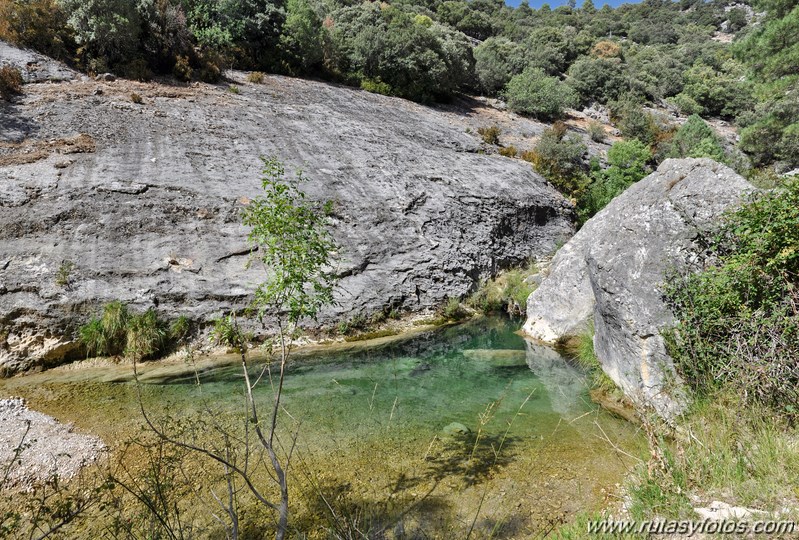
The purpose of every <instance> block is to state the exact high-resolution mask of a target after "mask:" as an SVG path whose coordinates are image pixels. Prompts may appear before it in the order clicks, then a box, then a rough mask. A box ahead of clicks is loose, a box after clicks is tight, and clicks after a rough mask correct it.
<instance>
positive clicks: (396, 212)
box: [0, 73, 573, 371]
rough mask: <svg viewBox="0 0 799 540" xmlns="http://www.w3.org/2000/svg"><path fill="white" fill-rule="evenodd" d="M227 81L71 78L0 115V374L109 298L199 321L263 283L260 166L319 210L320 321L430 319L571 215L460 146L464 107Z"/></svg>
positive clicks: (495, 162)
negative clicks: (267, 162)
mask: <svg viewBox="0 0 799 540" xmlns="http://www.w3.org/2000/svg"><path fill="white" fill-rule="evenodd" d="M229 76H230V77H231V78H232V79H233V80H235V81H236V84H237V87H238V92H235V93H234V92H231V91H229V90H228V84H227V83H225V84H220V85H217V86H213V85H205V84H195V85H191V86H167V85H159V84H156V83H137V82H132V81H125V80H121V79H116V80H115V81H106V80H103V81H94V80H85V79H76V80H72V81H67V82H60V83H49V84H28V85H26V86H25V93H24V95H23V96H22V97H21V98H19V99H17V100H16V102H15V103H14V104H11V105H0V126H2V129H0V143H2V144H1V145H0V367H4V368H5V369H6V370H7V371H18V370H21V369H27V368H30V367H31V366H33V365H36V364H37V363H42V362H43V355H44V354H47V355H49V356H48V362H55V361H57V359H55V358H52V356H53V354H55V353H54V352H53V351H54V350H56V351H57V350H62V351H63V350H67V349H68V347H67V346H66V345H65V344H64V343H63V342H61V341H52V340H59V339H61V338H62V337H63V336H66V337H67V339H71V338H72V336H73V335H74V331H75V329H76V328H77V326H78V325H80V324H82V323H84V322H85V321H86V319H87V318H88V317H89V316H90V315H91V314H94V313H95V312H96V311H97V309H98V308H99V307H100V306H101V305H102V304H104V303H106V302H108V301H111V300H121V301H124V302H127V303H128V304H130V305H131V307H132V308H133V309H137V310H141V309H145V308H148V307H154V308H156V309H157V310H158V311H159V312H160V313H161V314H162V315H163V316H165V317H175V316H178V315H181V314H184V315H187V316H189V317H190V318H191V319H194V320H195V321H199V322H204V321H208V320H209V319H210V318H211V317H214V316H218V315H219V314H220V313H221V311H222V310H229V309H231V308H241V307H243V306H244V305H245V304H246V303H247V301H248V299H249V296H250V294H251V293H252V291H253V290H254V287H255V285H256V284H257V283H258V282H259V281H262V280H263V279H264V275H263V271H262V269H260V268H257V267H255V266H254V267H252V268H251V269H249V270H246V269H245V264H246V262H247V260H248V256H249V251H248V248H247V243H246V234H247V230H246V229H245V228H244V227H242V226H241V224H240V212H241V209H242V208H244V206H245V205H246V204H247V203H248V202H249V200H251V199H252V198H253V197H256V196H258V195H259V193H260V192H261V168H262V163H261V161H260V159H259V157H260V156H269V155H275V156H277V157H278V158H279V159H281V160H282V161H283V162H284V164H285V165H286V169H287V171H289V172H290V173H293V171H294V170H295V169H297V168H301V169H302V170H303V171H304V175H305V177H307V179H308V181H307V182H305V183H303V184H302V185H301V186H300V187H301V189H303V190H304V191H306V193H308V195H309V197H310V198H312V199H314V200H319V201H328V200H329V201H333V215H332V216H331V218H332V229H333V230H332V232H333V235H334V238H335V240H336V242H337V243H338V245H339V246H340V247H339V249H338V253H337V262H336V264H337V267H336V271H337V272H338V274H339V275H340V277H341V280H340V285H339V288H338V290H337V293H336V295H337V298H336V300H337V302H338V305H336V306H335V307H333V308H331V309H329V310H327V311H326V312H325V313H323V314H322V316H321V318H320V321H319V323H320V324H322V325H333V324H335V323H336V322H337V321H339V320H342V319H348V318H350V317H354V316H356V315H358V314H364V315H365V316H367V317H368V316H370V315H371V314H373V313H375V312H378V311H381V310H384V309H397V310H400V311H403V310H404V311H424V310H428V309H432V308H435V307H437V306H440V305H441V304H442V303H443V302H444V301H445V300H446V298H448V297H454V296H460V295H463V294H465V293H467V292H468V291H470V290H471V289H472V288H474V287H475V286H476V284H477V282H478V281H479V280H480V279H482V278H485V277H488V276H490V275H492V274H494V273H495V272H496V271H498V270H499V269H501V268H503V267H506V266H508V265H511V264H515V263H520V262H522V261H525V260H527V259H528V258H529V257H531V256H543V255H546V254H547V253H551V252H552V251H553V250H554V248H555V246H556V244H557V243H558V242H559V241H563V240H565V239H566V238H568V237H569V236H570V235H571V234H573V227H572V225H571V223H572V215H573V209H572V206H571V204H570V203H569V202H568V201H567V200H565V199H564V198H563V197H562V196H561V195H560V194H559V193H557V192H556V191H555V190H554V188H552V187H551V186H550V185H549V184H548V183H547V182H546V181H545V180H544V179H543V178H541V177H540V176H538V175H537V174H535V173H534V172H533V171H532V169H531V167H530V165H529V164H527V163H525V162H522V161H520V160H513V159H508V158H504V157H501V156H491V155H482V154H480V153H478V151H479V149H480V148H481V146H480V145H481V141H480V140H479V138H478V137H477V136H476V135H475V134H473V133H470V132H467V129H466V128H465V124H463V123H462V121H461V118H465V117H466V113H465V112H464V113H457V112H453V110H452V107H450V108H448V109H444V108H441V109H436V108H430V107H424V106H421V105H418V104H414V103H410V102H407V101H404V100H400V99H395V98H389V97H385V96H379V95H374V94H369V93H367V92H364V91H360V90H356V89H351V88H346V87H341V86H337V85H333V84H324V83H319V82H313V81H306V80H299V79H292V78H287V77H279V76H269V77H266V79H265V81H264V84H250V83H247V82H246V77H245V74H242V73H230V74H229ZM98 89H99V90H101V92H99V93H98V92H97V90H98ZM134 92H135V93H137V94H139V96H141V98H142V101H143V103H142V104H138V103H134V102H132V100H131V94H132V93H134ZM459 114H460V116H459ZM69 263H72V264H74V268H72V269H71V271H69V272H64V271H62V272H61V273H60V274H59V269H60V268H62V269H69V268H71V267H70V264H69ZM64 274H67V275H66V276H65V275H64ZM59 275H60V276H61V279H59ZM36 335H40V336H42V338H41V339H38V341H37V340H36V339H37V338H35V336H36ZM45 338H46V340H45ZM56 343H57V344H58V345H57V347H56V345H55V344H56ZM33 344H41V346H38V345H37V346H36V347H34V346H33ZM46 344H51V346H45V345H46ZM39 350H41V351H46V353H45V352H43V353H42V355H39V354H37V353H36V351H39ZM21 351H22V352H21Z"/></svg>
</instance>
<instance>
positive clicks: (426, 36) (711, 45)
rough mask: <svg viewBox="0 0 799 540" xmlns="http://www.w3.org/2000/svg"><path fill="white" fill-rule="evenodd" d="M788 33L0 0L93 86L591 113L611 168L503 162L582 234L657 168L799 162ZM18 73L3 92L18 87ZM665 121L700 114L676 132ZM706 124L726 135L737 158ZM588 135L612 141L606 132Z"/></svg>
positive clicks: (762, 1) (611, 19) (287, 6)
mask: <svg viewBox="0 0 799 540" xmlns="http://www.w3.org/2000/svg"><path fill="white" fill-rule="evenodd" d="M797 32H799V7H798V6H797V3H796V2H795V1H794V2H791V1H781V0H758V1H756V2H755V3H754V4H752V5H750V4H749V3H742V2H732V1H731V0H712V1H709V2H703V1H700V0H681V1H680V2H669V1H665V0H645V1H644V2H642V3H640V4H625V5H622V6H620V7H618V8H616V9H613V8H610V7H609V6H607V5H605V6H603V7H602V8H601V9H597V7H596V6H595V5H594V4H593V3H592V1H591V0H586V1H585V2H584V3H583V4H582V5H581V6H580V7H579V8H578V7H576V5H575V4H574V3H573V2H572V3H571V4H570V5H567V6H561V7H558V8H556V9H551V8H550V7H549V6H548V5H544V6H543V7H542V8H541V9H539V10H534V9H532V8H530V7H529V5H528V4H527V3H522V4H521V5H520V6H519V7H518V8H511V7H509V6H507V5H505V3H504V2H502V1H501V0H471V1H463V0H446V1H442V0H395V1H392V2H348V1H344V0H328V1H322V0H224V1H221V2H218V1H211V0H138V1H137V2H124V1H121V0H26V1H19V0H0V39H5V40H7V41H10V42H12V43H16V44H19V45H23V46H28V47H31V48H33V49H36V50H38V51H40V52H43V53H45V54H48V55H50V56H53V57H55V58H57V59H60V60H63V61H66V62H67V63H69V64H71V65H73V66H75V67H77V68H79V69H82V70H84V71H87V72H89V73H103V72H106V71H109V70H110V71H113V72H114V73H116V74H118V75H122V76H125V77H129V78H132V79H139V80H148V79H150V78H152V77H155V76H158V75H171V76H174V77H176V78H177V79H179V80H183V81H189V80H192V79H200V80H205V81H209V82H214V81H217V80H219V79H220V78H221V76H222V73H223V72H224V69H227V68H237V69H245V70H251V71H253V73H252V75H251V77H250V80H251V82H254V83H257V82H258V81H259V80H262V77H261V76H260V73H261V72H264V71H266V72H274V73H283V74H290V75H296V76H311V77H320V78H324V79H328V80H333V81H338V82H343V83H345V84H349V85H353V86H360V87H361V88H364V89H366V90H368V91H371V92H377V93H381V94H387V95H395V96H399V97H404V98H408V99H411V100H415V101H421V102H434V101H447V100H449V99H451V98H452V97H453V96H455V95H457V94H459V93H469V94H483V95H487V96H495V97H500V98H502V99H504V100H505V101H506V102H507V104H508V106H509V108H510V109H511V110H514V111H516V112H518V113H520V114H525V115H529V116H533V117H536V118H539V119H541V120H546V121H554V120H558V119H559V118H563V117H564V114H565V111H566V110H567V109H568V108H570V107H576V108H582V107H589V106H590V107H594V109H595V110H596V109H598V110H599V111H601V114H600V117H601V118H602V119H603V120H604V122H605V123H606V122H607V121H611V122H612V123H613V125H615V126H616V127H617V128H618V132H619V133H620V134H621V136H622V137H623V138H624V139H625V140H627V141H629V142H630V143H631V142H632V141H633V140H637V143H635V144H633V145H630V144H628V145H627V146H626V147H624V148H620V149H618V150H616V151H615V152H614V156H613V157H611V158H610V161H612V162H611V163H608V164H605V163H604V162H599V161H594V162H589V160H587V159H586V147H585V145H584V144H583V143H581V142H579V141H578V140H577V139H576V138H575V137H574V136H573V134H570V133H567V132H566V130H565V129H563V128H558V127H557V125H556V126H555V127H554V128H553V131H551V132H547V133H545V135H544V137H542V138H541V140H540V141H539V143H538V145H537V146H536V147H535V148H533V149H531V150H525V149H520V150H521V151H520V152H517V149H516V148H512V147H509V148H503V149H502V154H503V155H506V156H508V157H515V156H517V154H518V157H520V158H522V159H527V160H528V161H531V162H532V163H533V164H534V166H535V168H536V170H537V171H538V172H540V173H541V174H543V175H544V176H546V177H548V179H549V180H550V181H552V182H553V184H555V185H556V186H557V187H558V188H559V189H561V191H563V192H564V193H566V194H567V195H569V196H571V197H573V198H574V200H575V201H576V202H577V204H578V209H579V214H580V217H581V220H585V219H587V218H589V217H590V216H591V215H593V214H594V213H595V212H596V211H598V210H599V209H601V207H602V206H604V204H605V203H607V202H608V201H609V200H610V199H612V198H613V197H614V196H615V195H617V194H618V193H620V192H621V191H623V190H624V189H625V188H626V187H627V186H629V185H630V184H631V183H632V182H635V181H637V180H638V179H639V178H641V177H643V176H644V175H645V174H647V173H648V172H649V171H651V170H653V169H654V168H655V167H656V166H657V165H658V164H659V162H660V161H662V160H663V159H665V158H667V157H711V158H713V159H716V160H718V161H722V162H726V163H728V164H730V165H732V166H733V167H735V168H736V169H737V170H738V171H739V172H742V173H744V174H746V175H747V176H748V177H749V178H752V179H755V180H756V181H759V182H761V183H764V182H766V183H770V184H773V183H774V182H773V179H774V171H776V172H777V173H780V172H784V171H787V170H790V169H792V168H795V167H797V166H799V90H798V89H797V88H798V87H799V85H798V84H797V78H798V77H799V73H797V71H798V70H797V67H796V66H797V65H799V50H798V49H797V47H799V45H797V44H796V40H795V39H793V37H792V36H795V35H796V34H797ZM12 76H13V74H7V76H4V77H0V84H2V83H3V81H4V80H6V81H7V82H8V84H6V86H4V88H10V87H13V88H16V87H17V86H18V84H17V82H16V81H15V80H11V79H10V77H12ZM12 94H13V93H12V91H11V90H4V92H3V96H4V97H5V98H6V99H11V96H12ZM668 111H671V112H672V115H669V114H666V112H668ZM674 111H678V112H679V113H681V114H682V115H683V116H690V115H695V116H692V117H691V120H690V121H689V122H688V124H686V125H685V126H683V127H680V124H681V122H677V123H675V122H674V121H673V120H674V116H673V112H674ZM702 118H705V119H708V118H716V119H723V120H724V122H727V123H733V124H734V125H735V126H736V127H737V128H738V129H739V134H740V137H739V138H740V144H739V145H738V146H739V149H740V151H739V149H738V148H735V147H734V145H733V142H734V140H735V138H734V137H732V136H728V137H727V138H728V141H726V142H725V141H724V140H722V138H721V137H719V136H718V135H717V134H716V132H715V131H714V130H713V129H711V128H710V127H708V126H706V125H705V124H704V122H703V120H702ZM724 122H722V124H720V125H726V124H724ZM587 130H588V133H589V134H590V137H591V138H592V139H593V140H594V141H596V142H599V143H603V142H604V141H605V139H606V132H605V128H604V127H603V123H602V122H594V123H593V124H591V125H589V126H588V128H587ZM728 135H729V134H728ZM731 141H732V142H731ZM495 142H497V143H498V142H499V141H495ZM741 151H743V153H741ZM607 165H610V169H608V170H606V171H603V170H602V168H603V167H605V166H607Z"/></svg>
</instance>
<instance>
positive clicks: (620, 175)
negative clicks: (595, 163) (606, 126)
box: [578, 139, 652, 223]
mask: <svg viewBox="0 0 799 540" xmlns="http://www.w3.org/2000/svg"><path fill="white" fill-rule="evenodd" d="M651 158H652V153H651V152H650V150H649V147H648V146H647V145H645V144H644V143H642V142H641V141H639V140H637V139H635V140H632V141H619V142H617V143H614V144H613V146H611V147H610V150H608V165H609V166H608V168H607V169H605V170H604V171H597V172H595V173H594V174H592V182H591V184H590V185H589V186H588V189H586V191H585V192H584V193H583V194H582V195H581V197H580V199H579V201H578V217H579V220H580V222H581V223H585V222H586V221H587V220H588V219H589V218H591V217H592V216H593V215H594V214H596V213H597V212H599V211H600V210H602V209H603V208H604V207H605V206H607V204H608V203H609V202H610V201H611V200H613V199H614V198H615V197H616V196H617V195H619V194H621V193H622V192H623V191H624V190H625V189H627V188H628V187H630V186H631V185H632V184H634V183H635V182H637V181H639V180H640V179H641V178H643V177H644V176H646V175H647V174H648V173H649V168H648V166H647V162H648V161H649V160H650V159H651Z"/></svg>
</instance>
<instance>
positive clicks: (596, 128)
mask: <svg viewBox="0 0 799 540" xmlns="http://www.w3.org/2000/svg"><path fill="white" fill-rule="evenodd" d="M588 136H589V137H591V140H592V141H594V142H598V143H603V142H605V141H606V140H607V137H608V134H607V132H606V131H605V126H604V124H602V122H599V121H597V120H591V121H590V122H588Z"/></svg>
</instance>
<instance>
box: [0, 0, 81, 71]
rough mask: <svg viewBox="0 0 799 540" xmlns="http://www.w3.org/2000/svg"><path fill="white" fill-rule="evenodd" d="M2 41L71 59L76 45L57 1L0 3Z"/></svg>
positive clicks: (8, 0)
mask: <svg viewBox="0 0 799 540" xmlns="http://www.w3.org/2000/svg"><path fill="white" fill-rule="evenodd" d="M0 39H2V40H5V41H8V42H10V43H15V44H17V45H21V46H23V47H29V48H31V49H35V50H37V51H39V52H41V53H43V54H46V55H47V56H51V57H53V58H56V59H58V60H69V59H70V58H71V56H72V55H73V54H74V53H75V49H76V47H77V45H76V44H75V40H74V38H73V33H72V31H71V29H70V28H69V27H68V26H67V16H66V14H65V12H64V10H62V9H61V5H60V4H59V3H58V2H57V1H56V0H27V1H24V2H21V1H19V0H0Z"/></svg>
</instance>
